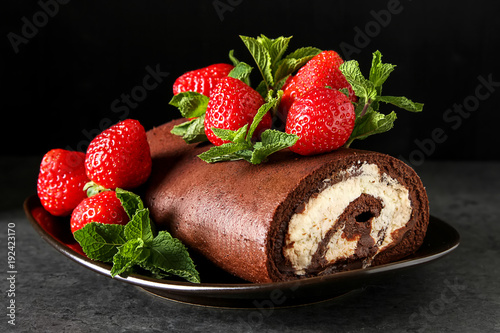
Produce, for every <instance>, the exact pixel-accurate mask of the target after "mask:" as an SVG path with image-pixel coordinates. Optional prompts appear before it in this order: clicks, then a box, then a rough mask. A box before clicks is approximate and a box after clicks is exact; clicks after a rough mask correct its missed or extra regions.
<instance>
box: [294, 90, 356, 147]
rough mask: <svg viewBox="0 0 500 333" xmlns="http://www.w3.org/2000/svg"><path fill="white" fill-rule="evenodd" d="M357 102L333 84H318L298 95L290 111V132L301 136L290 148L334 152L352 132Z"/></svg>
mask: <svg viewBox="0 0 500 333" xmlns="http://www.w3.org/2000/svg"><path fill="white" fill-rule="evenodd" d="M355 117H356V116H355V113H354V106H353V104H352V103H351V101H350V100H349V98H347V96H346V95H344V94H343V93H341V92H340V91H338V90H334V89H330V88H314V89H312V90H309V91H308V92H307V93H305V94H304V95H303V96H302V97H300V98H298V99H297V100H296V101H295V102H294V103H293V104H292V107H291V108H290V111H289V112H288V118H287V121H286V130H285V131H286V133H288V134H296V135H298V136H299V140H298V141H297V143H295V145H293V146H292V147H290V150H291V151H293V152H296V153H298V154H301V155H313V154H319V153H325V152H330V151H332V150H335V149H337V148H339V147H340V146H342V145H343V144H344V143H345V142H346V141H347V140H348V139H349V136H350V135H351V132H352V130H353V128H354V120H355Z"/></svg>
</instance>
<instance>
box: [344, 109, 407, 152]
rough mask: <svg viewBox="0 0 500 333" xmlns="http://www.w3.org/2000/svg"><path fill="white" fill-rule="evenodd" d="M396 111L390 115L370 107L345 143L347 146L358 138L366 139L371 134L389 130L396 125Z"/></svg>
mask: <svg viewBox="0 0 500 333" xmlns="http://www.w3.org/2000/svg"><path fill="white" fill-rule="evenodd" d="M396 118H397V117H396V113H395V112H394V111H392V112H391V113H389V114H388V115H384V114H382V113H380V112H377V111H374V110H373V109H370V110H369V111H368V112H367V113H366V114H365V115H364V116H363V117H362V118H360V119H359V121H357V123H356V125H355V126H354V130H353V131H352V133H351V136H350V137H349V140H348V141H347V143H346V144H345V147H349V145H350V144H351V143H352V142H353V141H354V140H356V139H358V140H364V139H366V138H367V137H369V136H370V135H373V134H379V133H384V132H387V131H389V130H390V129H391V128H392V127H393V126H394V121H395V120H396Z"/></svg>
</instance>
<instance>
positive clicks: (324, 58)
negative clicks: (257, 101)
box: [280, 51, 357, 117]
mask: <svg viewBox="0 0 500 333" xmlns="http://www.w3.org/2000/svg"><path fill="white" fill-rule="evenodd" d="M343 62H344V61H343V60H342V58H341V57H340V56H339V55H338V53H337V52H335V51H323V52H321V53H320V54H318V55H316V56H314V57H313V58H312V59H311V60H309V61H308V62H307V63H306V64H305V65H304V66H303V67H302V68H300V69H299V71H298V72H297V74H296V75H295V76H294V77H292V79H291V80H289V81H288V82H287V84H286V86H285V87H284V90H283V97H282V99H281V103H280V113H281V116H283V117H286V115H287V113H288V110H289V109H290V107H291V106H292V104H293V102H294V101H295V100H296V99H297V98H299V97H301V96H302V95H304V94H305V93H306V92H308V91H309V90H311V89H313V88H316V87H323V88H324V87H327V86H328V87H331V88H333V89H338V90H340V89H342V88H347V89H348V90H349V98H350V100H351V101H352V102H356V100H357V98H356V95H355V94H354V91H353V90H352V88H351V85H350V84H349V82H347V80H346V78H345V76H344V75H343V74H342V72H341V71H340V69H339V66H340V65H341V64H342V63H343Z"/></svg>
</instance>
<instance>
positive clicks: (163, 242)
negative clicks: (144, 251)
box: [142, 231, 200, 283]
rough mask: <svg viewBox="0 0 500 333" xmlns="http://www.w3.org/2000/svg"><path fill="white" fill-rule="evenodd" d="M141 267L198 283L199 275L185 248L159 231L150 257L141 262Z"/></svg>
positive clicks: (165, 233)
mask: <svg viewBox="0 0 500 333" xmlns="http://www.w3.org/2000/svg"><path fill="white" fill-rule="evenodd" d="M142 267H145V268H148V267H152V268H153V269H156V270H160V271H163V272H165V273H167V274H173V275H176V276H179V277H182V278H184V279H186V280H188V281H190V282H194V283H199V282H200V276H199V273H198V271H197V270H196V268H195V265H194V263H193V260H192V259H191V257H190V256H189V253H188V251H187V248H186V247H185V246H184V244H182V243H181V241H179V240H178V239H176V238H173V237H172V236H171V235H170V234H169V233H168V232H166V231H160V232H159V233H158V236H156V238H155V239H154V240H153V244H152V245H151V248H150V255H149V256H148V257H147V259H146V260H145V261H144V262H143V264H142Z"/></svg>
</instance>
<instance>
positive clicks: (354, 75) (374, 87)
mask: <svg viewBox="0 0 500 333" xmlns="http://www.w3.org/2000/svg"><path fill="white" fill-rule="evenodd" d="M395 67H396V66H395V65H392V64H385V63H382V54H381V53H380V52H379V51H376V52H374V53H373V59H372V66H371V69H370V74H369V78H368V79H366V78H365V77H364V76H363V74H362V73H361V69H360V68H359V64H358V62H357V61H355V60H350V61H346V62H344V63H343V64H342V65H341V66H340V70H341V72H342V73H343V74H344V76H345V77H346V79H347V81H348V82H349V83H350V84H351V86H352V89H353V90H354V93H355V94H356V96H357V97H358V102H357V105H356V109H355V112H356V121H355V125H354V130H353V131H352V133H351V136H350V137H349V139H348V140H347V142H346V144H345V145H344V147H349V146H350V145H351V143H352V142H353V141H354V140H356V139H358V140H363V139H366V138H367V137H369V136H370V135H373V134H378V133H383V132H387V131H388V130H390V129H391V128H392V127H393V126H394V121H395V120H396V118H397V117H396V113H395V112H394V111H392V112H391V113H389V114H387V115H385V114H383V113H380V112H378V109H379V103H380V102H383V103H387V104H392V105H394V106H397V107H399V108H401V109H404V110H407V111H411V112H420V111H422V108H423V104H421V103H414V102H412V101H411V100H409V99H408V98H406V97H395V96H382V85H383V83H384V82H385V81H386V80H387V78H388V77H389V75H390V74H391V73H392V71H394V68H395Z"/></svg>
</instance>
